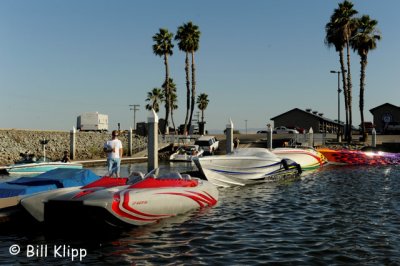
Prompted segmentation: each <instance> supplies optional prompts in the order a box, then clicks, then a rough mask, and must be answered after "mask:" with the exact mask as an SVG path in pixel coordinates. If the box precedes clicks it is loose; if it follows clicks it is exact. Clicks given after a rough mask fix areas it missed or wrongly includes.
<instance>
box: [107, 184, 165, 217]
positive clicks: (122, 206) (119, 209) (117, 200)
mask: <svg viewBox="0 0 400 266" xmlns="http://www.w3.org/2000/svg"><path fill="white" fill-rule="evenodd" d="M121 194H123V195H122V196H123V202H121ZM111 209H112V210H113V211H114V213H116V214H117V215H119V216H122V217H124V218H128V219H130V220H136V221H144V222H155V221H157V220H159V219H161V218H167V217H170V216H172V215H167V214H161V215H153V214H148V213H144V212H140V211H138V210H136V209H134V208H132V207H130V206H129V191H125V192H124V191H123V192H120V193H116V194H114V200H113V203H112V206H111ZM137 215H140V216H144V217H146V218H143V217H140V216H137Z"/></svg>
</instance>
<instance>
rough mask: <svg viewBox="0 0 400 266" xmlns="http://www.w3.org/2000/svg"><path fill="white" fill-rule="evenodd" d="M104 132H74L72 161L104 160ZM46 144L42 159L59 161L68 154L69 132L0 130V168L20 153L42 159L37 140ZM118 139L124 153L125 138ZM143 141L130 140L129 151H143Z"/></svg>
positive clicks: (41, 147) (144, 143)
mask: <svg viewBox="0 0 400 266" xmlns="http://www.w3.org/2000/svg"><path fill="white" fill-rule="evenodd" d="M110 135H111V134H110V133H106V132H103V133H101V132H76V144H75V145H76V146H75V147H76V151H75V157H76V158H74V160H90V159H101V158H105V154H104V152H103V145H104V142H105V141H107V140H109V139H110V137H111V136H110ZM43 139H46V140H49V142H48V144H47V145H46V157H48V158H51V159H53V160H57V159H61V158H62V155H63V152H64V151H65V150H67V151H69V150H70V132H69V131H39V130H19V129H0V165H8V164H12V163H14V161H16V160H19V159H20V153H25V152H29V153H30V154H35V155H36V156H37V157H40V156H43V146H42V144H41V143H40V141H41V140H43ZM119 139H120V140H121V141H122V144H123V146H124V153H125V154H126V153H127V152H128V134H121V135H120V136H119ZM146 145H147V139H146V138H143V137H139V136H135V137H134V138H133V151H134V152H137V151H139V150H141V149H143V147H146Z"/></svg>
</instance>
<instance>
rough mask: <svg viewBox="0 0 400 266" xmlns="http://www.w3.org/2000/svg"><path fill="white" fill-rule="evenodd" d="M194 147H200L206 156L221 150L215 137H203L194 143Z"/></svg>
mask: <svg viewBox="0 0 400 266" xmlns="http://www.w3.org/2000/svg"><path fill="white" fill-rule="evenodd" d="M194 145H198V146H199V147H200V148H201V149H203V150H204V154H206V153H208V154H213V153H214V152H215V151H216V150H218V148H219V140H217V139H216V138H215V137H214V136H201V137H200V138H198V139H197V140H196V141H195V142H194Z"/></svg>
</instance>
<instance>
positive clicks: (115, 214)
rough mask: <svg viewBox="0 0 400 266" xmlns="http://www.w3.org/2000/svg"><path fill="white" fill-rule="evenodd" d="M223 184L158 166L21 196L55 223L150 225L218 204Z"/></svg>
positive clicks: (34, 211)
mask: <svg viewBox="0 0 400 266" xmlns="http://www.w3.org/2000/svg"><path fill="white" fill-rule="evenodd" d="M217 201H218V190H217V188H216V187H215V186H214V185H212V184H211V183H210V182H208V181H206V180H201V179H198V178H193V177H191V176H190V175H186V174H180V173H168V174H164V175H159V174H157V171H152V172H150V173H149V174H147V175H146V176H145V177H143V174H141V173H139V174H134V175H131V176H130V177H125V178H111V177H107V176H106V177H103V178H101V179H99V180H98V181H95V182H93V183H91V184H88V185H86V186H84V187H81V188H75V189H72V188H66V189H60V190H56V191H50V192H46V193H39V194H36V195H32V196H29V197H25V198H24V199H22V200H21V204H22V206H23V207H24V208H25V209H26V210H27V211H28V212H29V213H30V214H31V215H32V216H33V217H34V218H35V219H36V220H37V221H39V222H45V223H49V224H55V225H57V224H59V223H63V224H64V223H66V224H67V225H72V224H74V223H77V224H78V225H81V223H82V222H85V223H88V224H89V225H90V224H98V223H99V222H100V224H107V225H112V226H121V225H136V226H139V225H145V224H150V223H154V222H157V221H158V220H160V219H164V218H168V217H172V216H176V215H179V214H183V213H186V212H189V211H192V210H195V209H199V208H204V207H208V206H214V205H215V204H216V203H217Z"/></svg>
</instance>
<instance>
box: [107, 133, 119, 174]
mask: <svg viewBox="0 0 400 266" xmlns="http://www.w3.org/2000/svg"><path fill="white" fill-rule="evenodd" d="M103 150H104V151H105V152H106V153H107V168H108V174H109V175H110V176H113V174H115V177H119V173H120V170H121V159H122V153H123V149H122V142H121V141H120V140H119V139H118V131H117V130H114V131H113V132H112V133H111V140H108V141H107V142H106V143H105V144H104V149H103Z"/></svg>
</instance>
